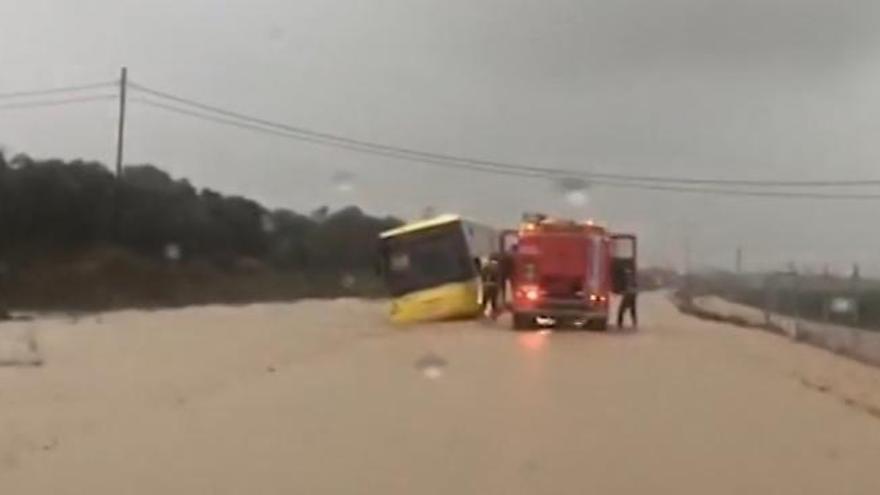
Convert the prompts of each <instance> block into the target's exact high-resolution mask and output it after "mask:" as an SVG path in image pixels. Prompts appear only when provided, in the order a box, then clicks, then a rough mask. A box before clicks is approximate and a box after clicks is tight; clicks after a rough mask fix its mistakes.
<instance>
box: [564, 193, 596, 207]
mask: <svg viewBox="0 0 880 495" xmlns="http://www.w3.org/2000/svg"><path fill="white" fill-rule="evenodd" d="M589 200H590V197H589V196H588V195H587V192H586V191H569V192H567V193H565V201H567V202H568V204H570V205H572V206H585V205H586V204H587V203H588V202H589Z"/></svg>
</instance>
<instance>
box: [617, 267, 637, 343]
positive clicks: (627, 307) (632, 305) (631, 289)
mask: <svg viewBox="0 0 880 495" xmlns="http://www.w3.org/2000/svg"><path fill="white" fill-rule="evenodd" d="M637 296H638V284H637V282H636V274H635V272H634V271H633V270H632V269H631V268H627V269H626V272H625V273H624V286H623V293H622V298H621V300H620V306H619V307H618V308H617V328H623V319H624V316H625V315H626V313H627V312H629V317H630V320H631V321H632V325H633V328H637V327H638V326H639V318H638V310H637V308H636V298H637Z"/></svg>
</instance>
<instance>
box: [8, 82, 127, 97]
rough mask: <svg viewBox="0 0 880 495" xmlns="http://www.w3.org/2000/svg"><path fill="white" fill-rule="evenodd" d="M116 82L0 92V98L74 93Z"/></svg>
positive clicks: (111, 84) (107, 85) (104, 86)
mask: <svg viewBox="0 0 880 495" xmlns="http://www.w3.org/2000/svg"><path fill="white" fill-rule="evenodd" d="M114 84H116V83H115V82H114V81H107V82H99V83H91V84H80V85H77V86H64V87H60V88H50V89H36V90H29V91H16V92H11V93H0V99H4V100H5V99H11V98H24V97H31V96H46V95H54V94H60V93H75V92H78V91H86V90H90V89H98V88H106V87H110V86H113V85H114Z"/></svg>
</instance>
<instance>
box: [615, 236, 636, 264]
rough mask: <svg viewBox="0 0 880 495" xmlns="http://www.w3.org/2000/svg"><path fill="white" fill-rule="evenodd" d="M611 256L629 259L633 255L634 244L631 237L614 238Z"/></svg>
mask: <svg viewBox="0 0 880 495" xmlns="http://www.w3.org/2000/svg"><path fill="white" fill-rule="evenodd" d="M612 256H614V257H615V258H623V259H630V258H633V257H635V246H634V245H633V240H632V239H614V242H613V245H612Z"/></svg>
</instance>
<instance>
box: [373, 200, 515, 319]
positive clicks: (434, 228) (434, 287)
mask: <svg viewBox="0 0 880 495" xmlns="http://www.w3.org/2000/svg"><path fill="white" fill-rule="evenodd" d="M379 237H380V255H381V258H382V264H383V273H384V275H385V281H386V284H387V286H388V290H389V292H390V293H391V297H392V301H391V320H392V321H394V322H396V323H411V322H417V321H436V320H448V319H456V318H474V317H476V316H478V315H479V314H480V309H481V305H480V300H481V297H482V288H481V284H480V266H481V265H482V263H485V262H486V261H487V260H488V258H489V256H490V255H491V254H492V253H494V252H496V251H497V250H498V247H499V245H498V243H499V237H498V233H497V232H496V231H495V230H494V229H492V228H491V227H488V226H485V225H480V224H477V223H474V222H471V221H468V220H465V219H463V218H461V217H459V216H458V215H440V216H438V217H435V218H431V219H427V220H422V221H418V222H414V223H410V224H407V225H403V226H401V227H398V228H396V229H393V230H389V231H386V232H383V233H382V234H380V236H379Z"/></svg>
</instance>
